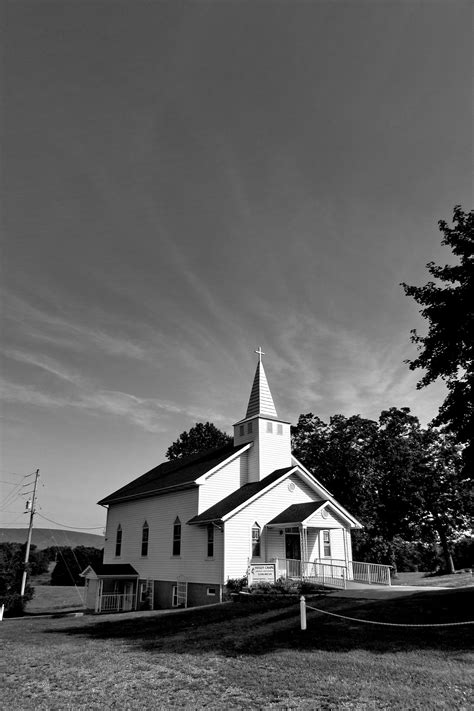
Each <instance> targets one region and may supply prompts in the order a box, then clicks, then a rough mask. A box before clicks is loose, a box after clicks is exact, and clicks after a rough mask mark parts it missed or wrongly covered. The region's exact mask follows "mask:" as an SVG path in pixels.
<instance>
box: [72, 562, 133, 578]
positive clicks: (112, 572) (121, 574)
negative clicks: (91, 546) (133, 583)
mask: <svg viewBox="0 0 474 711" xmlns="http://www.w3.org/2000/svg"><path fill="white" fill-rule="evenodd" d="M89 571H93V572H94V573H95V574H96V576H97V577H98V578H138V573H137V571H136V570H135V568H134V567H133V565H130V563H96V564H94V565H88V566H87V568H86V569H85V570H84V571H83V572H82V573H81V575H83V576H84V577H86V576H87V575H88V573H89Z"/></svg>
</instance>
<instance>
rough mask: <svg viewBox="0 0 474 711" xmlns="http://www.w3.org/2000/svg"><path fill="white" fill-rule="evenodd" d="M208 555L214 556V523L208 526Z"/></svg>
mask: <svg viewBox="0 0 474 711" xmlns="http://www.w3.org/2000/svg"><path fill="white" fill-rule="evenodd" d="M207 557H208V558H213V557H214V526H213V525H212V523H211V525H210V526H208V527H207Z"/></svg>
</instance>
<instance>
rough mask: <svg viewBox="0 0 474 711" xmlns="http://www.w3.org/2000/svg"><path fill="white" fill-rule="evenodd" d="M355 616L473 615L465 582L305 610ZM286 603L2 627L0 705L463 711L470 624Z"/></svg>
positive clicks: (324, 599)
mask: <svg viewBox="0 0 474 711" xmlns="http://www.w3.org/2000/svg"><path fill="white" fill-rule="evenodd" d="M311 602H312V604H313V605H315V606H316V607H320V608H321V609H326V610H329V611H333V612H337V611H338V612H339V613H340V614H345V615H349V616H353V617H357V618H360V619H371V620H382V621H396V622H424V623H426V622H446V621H456V620H458V621H460V620H470V619H472V618H473V613H472V610H473V609H474V604H473V603H474V588H465V589H462V588H461V589H453V590H446V591H431V592H430V591H429V590H427V591H426V592H425V591H423V592H417V593H411V594H409V593H406V594H397V595H396V596H394V598H393V599H377V600H367V599H364V598H363V597H360V598H356V599H354V598H351V599H348V598H343V597H338V595H337V593H331V594H327V595H325V596H319V597H316V598H314V599H312V601H310V600H309V603H310V604H311ZM298 608H299V606H298V605H297V604H296V605H295V604H294V602H292V601H289V600H284V601H279V602H271V601H264V602H259V603H257V604H255V605H247V604H245V603H229V604H224V605H220V606H216V607H212V608H195V609H190V610H184V611H178V612H172V613H168V614H163V613H157V612H148V613H135V614H133V613H132V614H130V613H129V614H123V615H115V616H112V615H109V616H107V617H93V616H84V617H79V618H77V617H64V618H60V619H51V618H44V617H39V618H35V617H26V618H23V619H19V620H4V621H3V622H2V623H0V644H1V645H2V652H3V654H2V659H3V660H4V665H5V672H4V676H3V682H2V691H1V697H0V698H1V700H0V707H1V708H2V709H9V710H11V711H17V710H19V709H22V710H26V709H38V710H41V709H48V710H49V709H58V710H59V709H61V710H63V709H104V708H106V709H111V708H117V709H203V708H206V709H246V710H247V709H308V710H309V709H322V710H324V711H328V710H334V711H335V710H336V709H337V710H339V709H343V710H345V709H352V710H354V711H355V710H357V711H365V710H367V709H374V710H377V711H378V710H379V709H390V710H392V709H404V710H405V709H420V711H421V709H423V711H425V710H426V709H450V710H451V709H456V710H459V711H460V710H462V709H464V710H466V711H467V710H468V709H472V708H473V706H472V699H471V692H472V685H471V678H472V671H473V662H474V653H473V649H472V638H473V632H474V626H473V625H466V626H457V627H446V628H426V629H422V630H420V629H415V630H413V629H409V628H392V627H377V626H375V625H365V626H364V625H362V624H359V623H352V622H351V623H348V622H344V621H342V620H339V619H336V618H332V617H328V616H325V615H322V614H320V613H317V612H311V611H309V610H308V630H307V631H306V632H302V631H301V630H300V628H299V610H298Z"/></svg>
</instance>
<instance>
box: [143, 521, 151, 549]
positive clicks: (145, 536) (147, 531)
mask: <svg viewBox="0 0 474 711" xmlns="http://www.w3.org/2000/svg"><path fill="white" fill-rule="evenodd" d="M149 537H150V528H149V526H148V523H147V522H146V521H145V523H144V524H143V526H142V555H148V540H149Z"/></svg>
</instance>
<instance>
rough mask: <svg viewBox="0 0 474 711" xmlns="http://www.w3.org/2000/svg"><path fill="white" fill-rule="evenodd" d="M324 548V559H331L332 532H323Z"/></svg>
mask: <svg viewBox="0 0 474 711" xmlns="http://www.w3.org/2000/svg"><path fill="white" fill-rule="evenodd" d="M323 548H324V557H325V558H330V557H331V536H330V531H323Z"/></svg>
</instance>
